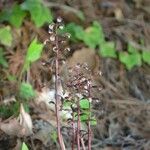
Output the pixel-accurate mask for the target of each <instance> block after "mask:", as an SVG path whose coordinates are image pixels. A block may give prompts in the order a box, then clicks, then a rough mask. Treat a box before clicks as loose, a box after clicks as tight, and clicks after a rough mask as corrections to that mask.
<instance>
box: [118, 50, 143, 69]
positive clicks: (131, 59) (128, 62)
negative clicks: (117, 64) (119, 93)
mask: <svg viewBox="0 0 150 150" xmlns="http://www.w3.org/2000/svg"><path fill="white" fill-rule="evenodd" d="M119 60H120V61H121V62H122V63H123V64H125V66H126V68H127V69H128V70H131V69H132V68H133V67H134V66H140V65H141V64H142V61H141V55H140V54H139V53H133V54H128V53H125V52H120V53H119Z"/></svg>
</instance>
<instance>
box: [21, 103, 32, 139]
mask: <svg viewBox="0 0 150 150" xmlns="http://www.w3.org/2000/svg"><path fill="white" fill-rule="evenodd" d="M19 120H20V125H21V126H22V127H23V129H22V134H23V135H26V136H28V135H31V134H32V133H33V131H32V128H33V124H32V119H31V116H30V115H29V114H28V113H27V112H25V110H24V107H23V104H21V106H20V115H19Z"/></svg>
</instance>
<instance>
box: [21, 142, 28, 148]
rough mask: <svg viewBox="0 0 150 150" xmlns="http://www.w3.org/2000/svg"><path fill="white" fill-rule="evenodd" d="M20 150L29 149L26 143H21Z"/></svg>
mask: <svg viewBox="0 0 150 150" xmlns="http://www.w3.org/2000/svg"><path fill="white" fill-rule="evenodd" d="M21 150H29V148H28V147H27V145H26V143H24V142H23V143H22V148H21Z"/></svg>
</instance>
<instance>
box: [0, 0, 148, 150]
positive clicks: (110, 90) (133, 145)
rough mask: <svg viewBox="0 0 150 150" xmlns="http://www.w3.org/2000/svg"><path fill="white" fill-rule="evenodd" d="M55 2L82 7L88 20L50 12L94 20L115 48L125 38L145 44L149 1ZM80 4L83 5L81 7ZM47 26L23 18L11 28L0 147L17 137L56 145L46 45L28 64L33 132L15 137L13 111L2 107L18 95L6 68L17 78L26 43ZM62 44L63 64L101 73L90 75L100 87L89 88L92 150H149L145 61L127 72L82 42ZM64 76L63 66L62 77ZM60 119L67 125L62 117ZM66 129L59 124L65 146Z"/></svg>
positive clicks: (15, 144)
mask: <svg viewBox="0 0 150 150" xmlns="http://www.w3.org/2000/svg"><path fill="white" fill-rule="evenodd" d="M47 3H48V2H47ZM54 3H57V1H55V2H54ZM58 3H60V5H62V6H64V5H65V4H67V5H68V6H69V7H73V8H75V9H81V10H82V11H83V13H84V14H85V16H86V18H87V19H86V20H84V21H81V20H79V19H78V17H77V16H76V15H75V14H74V13H71V12H67V11H65V9H62V8H60V7H58V8H57V7H56V8H52V11H53V12H54V15H55V17H57V16H61V17H62V18H63V20H64V22H65V24H67V23H69V22H75V23H77V24H80V25H82V26H84V27H87V26H89V25H90V23H91V22H92V21H93V20H97V21H98V22H100V23H101V25H102V27H103V30H104V33H105V37H106V39H107V40H108V41H110V40H113V41H115V43H116V46H117V50H118V51H120V50H122V51H126V47H127V44H126V43H127V42H130V43H131V44H133V45H135V46H136V47H140V45H139V43H138V42H139V41H138V39H140V38H141V37H142V38H143V39H144V41H145V45H144V46H145V47H148V48H150V45H149V42H150V2H149V0H131V1H128V0H113V1H112V0H94V1H93V3H92V5H88V4H90V0H89V2H88V1H86V0H83V2H80V1H79V0H77V1H75V0H73V1H66V0H62V1H59V0H58ZM84 3H86V4H87V6H85V8H86V9H85V8H84V7H83V6H84ZM80 5H81V6H82V8H80V7H81V6H80ZM47 29H48V27H47V26H46V27H43V28H38V29H37V28H36V27H35V26H34V24H33V23H32V22H30V21H28V20H26V21H24V24H23V26H22V27H21V28H20V29H19V31H18V30H16V29H13V34H14V39H13V45H12V47H11V48H9V49H7V52H6V57H7V60H8V62H9V68H8V69H7V70H4V69H2V68H0V107H1V108H0V109H1V111H0V115H1V116H0V150H18V149H19V147H20V145H21V141H24V142H25V143H26V144H27V145H28V147H29V149H31V150H32V149H33V150H47V149H52V150H53V149H57V147H58V143H57V141H56V139H55V132H54V131H55V126H56V121H55V114H54V111H53V108H52V107H50V108H49V106H48V105H49V104H47V101H48V100H49V99H50V96H51V93H52V91H53V90H54V89H53V87H54V83H53V81H52V74H53V72H52V71H51V70H50V67H49V65H46V66H43V62H44V61H47V60H49V59H50V58H51V57H53V55H52V53H51V51H50V49H51V48H52V46H51V45H46V46H45V48H44V51H43V54H42V57H41V58H40V59H39V60H38V61H36V62H35V63H33V64H32V66H31V69H30V72H29V76H28V77H29V79H28V80H29V81H30V83H31V84H32V85H33V86H34V89H35V90H36V92H37V95H38V96H37V97H36V98H35V99H33V100H32V101H30V102H29V106H28V109H29V110H30V112H29V113H30V116H31V118H32V122H33V130H34V131H33V132H34V135H33V136H29V137H27V138H22V137H21V136H18V134H22V133H18V132H20V130H18V128H20V126H19V125H18V123H17V119H16V114H15V113H14V114H13V115H11V116H10V115H9V114H3V113H4V112H3V111H2V106H4V105H7V107H8V110H6V112H7V113H8V112H10V113H11V112H14V109H13V110H12V107H16V105H14V101H15V100H16V99H17V98H16V97H17V96H18V87H17V86H18V85H17V83H16V82H15V81H8V80H7V76H8V73H11V74H12V75H15V76H16V77H17V78H19V74H20V72H21V68H22V65H23V60H24V58H25V57H24V55H25V53H26V49H27V45H29V43H30V42H31V39H33V37H35V36H37V37H38V38H39V39H40V41H41V42H44V41H45V40H46V39H48V38H49V34H48V32H47ZM20 35H21V36H20ZM66 46H67V47H70V49H71V51H70V52H68V53H67V57H66V63H67V64H69V65H70V66H72V64H73V65H74V64H75V63H78V62H79V63H81V62H83V61H85V62H86V63H87V64H88V65H89V66H90V67H91V68H90V69H91V70H94V71H95V70H96V71H97V72H101V76H98V77H97V76H95V74H94V73H93V75H92V76H93V80H94V82H95V83H96V84H97V85H98V86H100V87H101V91H99V92H95V93H94V96H95V97H96V98H97V99H98V100H96V101H95V102H93V109H92V111H93V113H94V115H95V118H96V120H97V125H96V126H93V127H92V131H93V135H92V139H93V140H92V150H150V66H149V65H148V64H144V63H143V64H142V65H141V66H136V67H134V68H133V69H131V70H130V71H128V70H127V69H126V67H125V66H124V65H123V64H122V63H120V62H119V60H117V59H112V58H104V57H101V56H99V55H98V54H97V52H96V51H95V52H91V51H92V50H91V49H90V48H87V47H86V46H85V45H84V44H83V43H81V42H78V43H72V42H67V45H66ZM140 48H141V47H140ZM20 49H24V50H23V51H21V50H20ZM65 55H66V54H65ZM62 68H63V67H62ZM65 76H66V73H64V72H63V71H62V78H65ZM63 82H64V83H65V79H64V81H63ZM14 99H15V100H14ZM47 99H48V100H47ZM43 102H45V103H43ZM6 112H5V113H6ZM16 113H18V112H16ZM62 124H63V126H67V125H66V124H67V123H66V122H63V123H62ZM16 128H17V129H16ZM67 131H68V129H66V128H63V129H62V133H63V137H64V143H65V144H66V147H67V150H69V149H71V148H70V147H69V146H70V143H69V142H70V136H69V134H67ZM68 132H69V131H68ZM15 134H16V135H15ZM50 134H51V135H53V136H50ZM12 135H15V136H12Z"/></svg>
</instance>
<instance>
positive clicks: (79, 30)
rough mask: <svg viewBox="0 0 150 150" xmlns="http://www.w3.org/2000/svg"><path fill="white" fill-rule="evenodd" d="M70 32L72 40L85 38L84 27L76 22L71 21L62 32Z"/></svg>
mask: <svg viewBox="0 0 150 150" xmlns="http://www.w3.org/2000/svg"><path fill="white" fill-rule="evenodd" d="M67 32H68V33H70V34H71V38H70V39H71V41H73V42H77V41H79V40H82V39H83V36H84V30H83V27H81V26H79V25H77V24H75V23H69V24H67V25H66V26H65V28H64V30H63V31H62V33H67Z"/></svg>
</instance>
